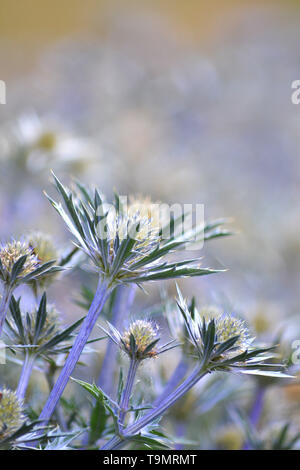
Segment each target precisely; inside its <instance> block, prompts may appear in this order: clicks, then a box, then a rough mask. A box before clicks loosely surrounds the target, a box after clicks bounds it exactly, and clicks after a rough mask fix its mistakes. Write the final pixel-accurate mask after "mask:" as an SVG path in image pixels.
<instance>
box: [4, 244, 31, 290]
mask: <svg viewBox="0 0 300 470" xmlns="http://www.w3.org/2000/svg"><path fill="white" fill-rule="evenodd" d="M23 256H26V260H25V263H24V265H23V267H22V269H21V271H20V273H19V276H26V275H27V274H30V273H32V272H33V271H34V270H35V269H36V268H38V267H39V266H40V262H39V260H38V258H37V256H36V255H35V253H34V250H33V248H32V247H31V246H30V244H29V243H27V242H21V241H16V240H13V241H11V242H9V243H7V244H6V245H3V246H2V247H1V248H0V261H1V264H2V279H3V281H6V282H9V280H10V277H11V275H12V272H13V267H14V265H15V263H16V262H17V261H18V260H19V259H20V258H21V257H23Z"/></svg>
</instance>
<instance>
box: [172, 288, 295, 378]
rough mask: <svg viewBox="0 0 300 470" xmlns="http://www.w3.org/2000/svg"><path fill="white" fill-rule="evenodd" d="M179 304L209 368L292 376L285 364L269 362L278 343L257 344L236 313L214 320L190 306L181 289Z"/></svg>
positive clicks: (193, 342) (196, 350)
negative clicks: (265, 345) (288, 373)
mask: <svg viewBox="0 0 300 470" xmlns="http://www.w3.org/2000/svg"><path fill="white" fill-rule="evenodd" d="M177 305H178V308H179V311H180V312H181V314H182V316H183V319H184V322H185V325H186V329H187V332H188V335H189V339H190V342H191V346H192V347H193V349H194V357H196V358H197V359H198V360H199V361H200V362H201V364H202V366H203V367H205V368H206V369H207V370H210V371H213V370H223V371H233V370H235V371H237V372H241V373H244V374H253V375H265V376H272V377H285V378H289V377H292V376H289V375H287V374H285V373H284V372H283V370H284V366H283V365H281V364H273V363H271V364H270V363H268V362H267V361H268V360H269V359H271V358H273V354H272V353H270V352H271V351H273V350H274V347H263V348H259V347H255V346H253V345H252V343H253V341H254V338H252V337H251V335H250V333H249V330H248V327H247V326H246V323H245V322H244V321H242V320H240V319H239V318H236V317H234V316H233V315H227V314H226V315H220V316H217V317H216V318H212V319H210V320H208V319H206V318H205V317H201V316H200V314H199V312H198V311H197V309H196V308H195V307H194V306H193V308H190V307H189V306H188V305H187V302H186V301H185V300H184V299H183V297H182V294H181V292H180V290H179V289H178V301H177Z"/></svg>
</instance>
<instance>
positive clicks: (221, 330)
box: [215, 315, 254, 354]
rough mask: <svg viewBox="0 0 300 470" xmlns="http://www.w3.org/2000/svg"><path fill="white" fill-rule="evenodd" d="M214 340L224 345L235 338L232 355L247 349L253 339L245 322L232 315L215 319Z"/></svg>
mask: <svg viewBox="0 0 300 470" xmlns="http://www.w3.org/2000/svg"><path fill="white" fill-rule="evenodd" d="M215 327H216V340H217V341H218V342H219V343H224V342H225V341H228V340H229V339H230V338H233V337H237V340H236V342H235V344H234V346H235V350H234V354H236V353H242V352H244V351H246V350H247V349H249V347H250V346H251V343H252V342H253V340H254V338H253V337H251V335H250V333H249V329H248V327H247V325H246V323H245V321H243V320H241V319H240V318H236V317H234V316H232V315H221V316H218V317H216V318H215Z"/></svg>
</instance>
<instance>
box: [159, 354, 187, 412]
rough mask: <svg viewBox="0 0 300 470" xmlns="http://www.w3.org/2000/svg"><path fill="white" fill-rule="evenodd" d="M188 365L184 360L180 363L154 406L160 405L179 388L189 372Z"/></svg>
mask: <svg viewBox="0 0 300 470" xmlns="http://www.w3.org/2000/svg"><path fill="white" fill-rule="evenodd" d="M188 368H189V366H188V364H187V362H186V361H185V360H184V359H181V361H180V362H179V363H178V365H177V367H176V369H175V370H174V372H173V374H172V375H171V377H170V379H169V380H168V382H167V384H166V386H165V388H164V389H163V391H162V393H161V394H160V395H159V397H157V399H156V400H155V402H154V404H153V406H156V405H158V404H159V403H161V402H162V400H164V399H165V398H166V397H168V396H169V395H170V394H171V393H172V392H173V390H174V389H175V388H176V387H177V385H178V384H179V383H180V382H181V381H182V380H183V379H184V377H185V375H186V373H187V371H188Z"/></svg>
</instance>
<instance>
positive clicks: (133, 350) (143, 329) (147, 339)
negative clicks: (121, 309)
mask: <svg viewBox="0 0 300 470" xmlns="http://www.w3.org/2000/svg"><path fill="white" fill-rule="evenodd" d="M157 335H158V327H157V326H156V325H153V324H152V323H150V322H149V321H145V320H136V321H135V322H133V323H131V325H130V326H129V328H128V329H127V330H125V331H124V333H123V335H122V338H121V341H122V344H123V347H124V351H125V352H126V353H127V354H128V355H129V356H131V357H134V356H135V357H136V358H137V359H146V358H148V357H155V356H157V351H156V349H155V344H156V342H157V341H158V340H159V338H158V336H157ZM151 345H153V348H151Z"/></svg>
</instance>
